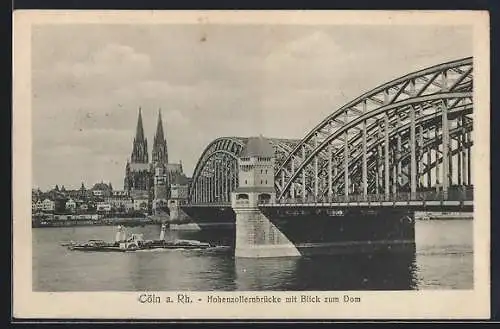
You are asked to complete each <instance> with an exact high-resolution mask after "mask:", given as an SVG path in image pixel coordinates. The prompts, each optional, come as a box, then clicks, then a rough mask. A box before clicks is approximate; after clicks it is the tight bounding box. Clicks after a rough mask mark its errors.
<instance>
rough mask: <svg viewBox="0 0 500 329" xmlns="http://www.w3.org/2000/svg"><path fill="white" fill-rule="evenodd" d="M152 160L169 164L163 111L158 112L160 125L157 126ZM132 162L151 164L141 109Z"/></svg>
mask: <svg viewBox="0 0 500 329" xmlns="http://www.w3.org/2000/svg"><path fill="white" fill-rule="evenodd" d="M152 158H153V159H152V160H153V163H158V162H160V163H168V152H167V141H166V140H165V136H164V133H163V122H162V119H161V110H158V123H157V126H156V134H155V137H154V141H153V152H152ZM131 160H132V162H133V163H148V162H149V156H148V141H147V139H146V138H145V137H144V127H143V125H142V112H141V108H139V117H138V119H137V128H136V132H135V138H134V145H133V148H132V156H131Z"/></svg>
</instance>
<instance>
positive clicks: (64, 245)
mask: <svg viewBox="0 0 500 329" xmlns="http://www.w3.org/2000/svg"><path fill="white" fill-rule="evenodd" d="M75 244H76V242H75V241H73V240H71V241H63V242H61V243H60V245H61V246H63V247H69V246H73V245H75Z"/></svg>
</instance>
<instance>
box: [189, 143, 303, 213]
mask: <svg viewBox="0 0 500 329" xmlns="http://www.w3.org/2000/svg"><path fill="white" fill-rule="evenodd" d="M247 141H248V137H220V138H217V139H215V140H213V141H212V142H210V143H209V144H208V145H207V147H206V148H205V149H204V151H203V152H202V154H201V156H200V158H199V159H198V162H197V164H196V166H195V169H194V171H193V176H192V180H191V184H190V186H189V195H188V198H189V202H190V203H191V204H228V203H229V202H230V196H231V192H233V191H234V190H235V188H236V187H237V186H238V158H239V155H240V153H241V152H242V151H243V149H244V147H245V145H246V142H247ZM269 141H270V142H271V144H272V145H273V147H274V149H275V155H276V163H277V164H276V165H279V162H280V161H282V159H283V158H284V157H285V156H286V155H287V154H288V153H289V152H290V151H291V150H292V149H293V147H294V146H295V144H296V143H298V142H299V140H294V139H283V138H269Z"/></svg>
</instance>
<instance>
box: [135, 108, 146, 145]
mask: <svg viewBox="0 0 500 329" xmlns="http://www.w3.org/2000/svg"><path fill="white" fill-rule="evenodd" d="M135 140H137V141H142V140H144V128H143V127H142V113H141V108H140V107H139V117H138V119H137V128H136V131H135Z"/></svg>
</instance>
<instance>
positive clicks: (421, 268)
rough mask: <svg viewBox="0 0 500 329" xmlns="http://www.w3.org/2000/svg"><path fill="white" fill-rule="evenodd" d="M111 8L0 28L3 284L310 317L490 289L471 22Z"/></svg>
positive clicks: (485, 154) (484, 165)
mask: <svg viewBox="0 0 500 329" xmlns="http://www.w3.org/2000/svg"><path fill="white" fill-rule="evenodd" d="M120 14H121V13H118V14H117V15H115V16H113V15H106V14H105V13H101V14H100V15H97V14H94V15H93V16H92V13H86V14H85V15H84V14H81V15H80V16H78V15H76V14H75V19H74V20H73V21H71V19H70V15H68V14H67V15H62V14H58V13H57V12H52V16H50V15H47V17H45V18H44V15H43V14H41V13H40V14H39V15H40V21H39V22H38V21H37V19H36V17H38V16H35V15H34V14H32V15H31V16H30V15H28V14H26V15H25V16H21V15H19V19H18V22H19V26H21V22H24V26H23V28H24V29H25V30H26V32H25V33H23V35H24V36H28V37H29V39H25V38H24V37H23V39H22V40H21V38H20V37H17V38H16V35H15V34H16V33H14V35H15V36H14V42H15V43H16V42H17V43H18V45H19V44H20V43H21V42H22V43H23V47H27V48H25V49H27V50H29V51H26V53H24V54H23V55H22V56H21V57H17V56H16V55H14V62H16V60H18V61H19V63H18V64H17V66H16V65H15V67H18V66H19V65H21V63H20V62H21V60H20V58H23V64H22V65H26V66H27V67H24V68H23V70H27V73H26V74H24V73H22V79H23V80H22V82H21V81H18V83H19V84H20V85H22V86H21V87H20V88H18V89H17V90H18V91H20V90H21V88H23V89H22V92H23V94H22V95H23V96H22V97H20V98H23V102H25V103H23V104H28V105H29V108H24V109H23V113H25V115H27V121H29V122H30V124H29V125H26V126H23V127H25V128H22V131H20V130H17V131H16V129H14V134H15V135H14V136H16V134H21V133H22V134H23V136H24V137H23V138H22V139H20V138H17V142H18V144H15V145H22V144H19V143H21V140H22V141H23V142H22V143H26V144H24V145H27V150H28V151H26V152H25V151H22V152H23V154H26V157H27V158H22V159H23V160H22V161H23V162H26V161H29V162H28V163H27V164H25V165H23V166H24V167H26V168H27V169H28V170H30V173H29V175H28V173H23V174H21V175H23V176H24V177H23V183H22V184H23V185H22V187H21V183H20V181H17V183H18V184H16V179H15V178H16V177H17V176H16V175H14V184H15V185H17V186H18V187H17V188H18V189H19V191H20V190H21V189H22V192H19V193H21V194H22V197H21V198H22V200H23V209H24V210H22V214H26V217H25V216H24V215H23V216H17V217H16V216H14V226H15V231H16V232H15V234H14V239H17V236H21V235H22V236H23V238H19V239H20V240H18V241H19V242H18V245H17V246H16V247H19V244H21V243H22V246H21V248H22V249H23V250H24V249H26V250H29V251H27V252H26V253H24V252H23V256H22V257H18V258H16V259H21V258H22V259H24V260H25V261H26V263H25V262H24V261H23V265H22V266H23V271H28V272H31V275H30V276H27V277H26V278H28V277H29V279H26V280H24V279H23V285H26V286H27V288H23V289H28V290H31V292H32V293H51V294H52V293H71V292H73V293H90V292H94V293H95V292H101V293H112V292H128V293H133V296H135V297H133V299H134V298H135V299H138V301H139V302H136V303H135V304H156V303H164V300H165V302H166V303H170V301H169V300H170V299H171V300H172V301H171V303H172V304H184V303H185V302H187V303H192V300H194V301H195V304H196V303H197V304H198V307H203V305H202V304H204V303H206V304H217V305H218V306H219V307H224V304H226V305H225V307H229V306H231V307H235V306H234V304H236V303H239V304H240V305H239V307H243V306H245V304H246V305H247V306H246V307H249V306H248V305H249V304H248V303H250V302H256V303H258V304H260V306H259V307H263V304H265V303H268V301H267V299H266V298H269V303H275V304H280V301H270V300H271V299H273V300H274V299H275V298H277V297H276V296H278V295H274V294H275V293H276V294H279V293H291V292H296V294H295V295H290V296H288V295H279V296H282V297H280V298H281V299H279V298H278V299H279V300H281V303H283V304H289V305H290V304H295V305H297V307H300V305H301V304H308V306H307V307H308V308H311V307H313V306H314V305H315V303H322V304H325V303H326V304H332V303H344V304H363V303H364V300H366V299H364V298H363V292H377V293H380V294H382V293H384V292H387V293H388V292H393V293H394V292H406V293H412V294H413V295H416V294H414V292H417V291H421V292H438V293H450V292H451V293H454V292H456V293H460V292H465V293H475V292H477V289H478V282H479V279H478V278H479V277H480V278H481V282H482V283H480V284H481V285H482V286H484V285H485V284H487V285H489V282H485V281H484V280H483V279H484V278H485V275H484V274H480V273H479V272H478V271H488V268H489V263H488V262H489V249H487V250H485V249H484V248H485V247H484V246H485V244H484V242H488V241H487V240H488V239H489V226H488V225H489V217H488V216H489V213H488V211H489V210H486V209H478V208H484V205H485V203H484V202H487V203H486V205H489V203H488V202H489V195H488V194H485V193H489V192H487V191H486V190H484V191H483V192H481V191H480V190H481V189H483V188H484V186H481V184H482V185H484V182H489V167H488V162H486V161H485V160H487V159H489V146H488V145H489V144H485V143H489V142H488V141H487V138H489V136H488V134H489V133H488V131H489V122H488V119H486V120H485V119H484V116H485V115H486V116H488V115H489V114H488V112H489V103H488V98H487V97H486V98H483V99H485V100H486V103H485V102H484V101H483V103H481V104H482V106H478V105H477V104H478V103H477V102H478V98H479V96H478V95H479V94H478V90H477V88H478V87H477V86H478V85H480V84H481V83H483V85H481V87H480V88H482V92H483V93H486V94H481V95H486V96H488V94H487V90H488V88H489V86H488V85H486V87H485V86H484V83H486V84H487V83H488V76H485V77H484V78H483V79H481V78H478V74H479V73H478V72H479V71H480V69H482V71H481V73H480V74H484V72H486V74H487V72H488V66H487V65H489V64H488V62H487V60H488V58H489V57H488V54H484V53H480V52H478V50H477V44H478V42H480V41H478V39H477V36H478V29H477V26H476V25H477V24H476V25H475V23H474V22H476V21H477V22H482V23H483V25H484V23H485V22H486V25H485V26H486V31H487V28H488V25H487V24H488V21H487V16H486V17H483V16H481V15H476V16H474V15H471V16H470V18H469V20H468V21H467V20H465V19H462V20H460V19H454V16H453V15H451V16H449V17H448V16H446V19H435V18H436V17H437V16H436V17H434V16H432V14H431V13H429V19H430V22H429V23H424V21H423V18H425V17H426V14H424V13H414V15H409V16H408V17H406V18H405V16H404V15H400V16H401V17H399V15H396V14H395V13H393V14H392V16H391V15H389V14H387V15H384V14H383V13H382V14H379V15H378V16H377V15H375V16H376V17H375V18H374V19H373V22H370V20H369V17H370V16H369V15H370V14H369V13H365V12H360V13H358V14H357V13H356V12H349V14H348V15H347V17H349V15H351V16H353V17H354V16H356V17H359V19H358V20H354V21H347V18H343V19H342V18H340V16H341V15H344V14H342V13H331V15H332V17H333V18H334V21H332V20H328V19H325V17H324V16H321V17H323V19H321V17H319V18H318V19H317V20H316V21H314V20H313V19H309V20H308V21H307V22H306V20H305V19H304V20H302V21H301V19H292V18H290V19H288V20H287V19H286V15H284V16H283V17H284V18H283V17H282V21H279V20H272V19H267V20H265V19H255V20H251V19H249V18H252V17H257V18H258V17H259V16H258V15H256V13H253V14H250V13H244V12H239V13H237V12H234V13H231V12H224V13H219V14H220V17H222V18H220V17H219V18H217V17H218V16H217V13H210V12H202V13H198V14H197V13H196V12H192V13H185V17H188V19H184V20H182V19H180V18H178V17H177V18H175V14H171V15H167V16H165V17H164V18H163V16H161V13H159V14H157V15H156V16H155V15H153V14H150V15H151V16H150V18H151V19H148V14H147V13H142V14H141V15H139V14H137V17H138V18H139V17H140V18H141V20H139V19H138V18H137V19H129V20H127V19H125V18H124V19H117V20H113V17H114V18H117V17H118V16H120ZM417 14H418V15H422V19H418V18H417V17H416V16H418V15H417ZM78 17H79V18H78ZM89 17H90V21H91V22H86V21H85V20H84V19H83V18H87V19H88V18H89ZM124 17H125V16H124ZM131 17H132V16H131ZM181 17H184V16H181ZM261 17H267V18H270V17H272V14H270V13H268V15H267V16H266V15H263V16H261ZM293 17H295V18H307V17H308V16H307V13H302V14H300V13H295V16H293ZM398 17H399V18H398ZM464 17H467V16H464ZM21 18H24V19H25V20H24V21H23V20H22V19H21ZM28 18H31V19H32V20H31V21H30V24H27V23H26V22H27V21H29V19H28ZM169 18H170V19H169ZM337 18H339V19H337ZM481 18H483V19H481ZM484 18H486V19H484ZM224 19H227V21H224ZM364 22H365V23H364ZM483 30H484V29H483ZM14 32H16V29H14ZM482 38H484V39H483V41H482V42H484V40H486V41H488V42H489V39H488V35H487V34H486V35H482ZM18 47H20V46H18ZM18 47H16V46H15V47H14V53H15V52H16V50H18V49H21V48H18ZM487 49H488V48H486V50H487ZM483 56H485V57H484V58H486V64H485V59H484V58H483ZM24 59H27V60H28V62H24ZM478 63H479V65H482V68H481V67H480V68H478ZM485 65H486V69H485ZM18 72H21V71H18ZM17 77H21V73H15V74H14V80H16V78H17ZM481 77H482V76H481ZM24 79H28V80H24ZM475 80H476V81H475ZM15 82H16V81H15ZM16 85H17V84H16V83H15V86H16ZM26 86H27V87H26ZM480 90H481V89H480ZM14 97H15V98H16V93H14ZM480 97H484V96H480ZM15 104H16V103H15ZM19 113H21V112H20V111H19V112H17V113H16V114H15V115H14V120H15V121H16V120H22V119H20V118H19V115H20V114H19ZM16 115H17V118H16ZM481 116H483V119H480V117H481ZM478 122H479V123H478ZM478 124H481V126H478ZM14 125H15V123H14ZM483 125H484V126H483ZM478 130H479V131H478ZM484 134H486V136H484ZM15 138H16V137H15ZM485 140H486V142H484V141H485ZM20 148H21V146H20V147H19V148H16V147H15V148H14V152H16V150H18V151H19V150H20ZM20 152H21V151H20ZM28 153H29V154H28ZM14 156H15V157H16V154H14ZM17 159H21V158H19V157H17ZM18 161H21V160H18ZM18 168H20V167H18ZM15 171H16V170H14V174H16V172H15ZM19 174H20V173H18V175H19ZM483 175H486V178H484V177H482V176H483ZM28 188H29V189H31V210H29V208H28V207H29V205H28V204H27V200H26V199H27V195H28V190H27V189H28ZM14 189H16V187H14ZM485 191H486V192H485ZM481 196H482V198H483V199H484V198H485V196H488V200H483V201H481ZM19 200H20V199H19ZM25 200H26V202H25ZM478 202H482V203H478ZM20 205H21V204H20V203H19V204H18V207H20ZM478 205H480V206H478ZM478 211H485V212H479V213H478ZM28 214H30V216H29V217H28ZM30 219H31V220H30ZM21 222H22V223H21ZM478 223H479V224H478ZM481 223H482V224H481ZM478 225H480V226H478ZM16 228H17V230H16ZM478 230H480V231H478ZM478 236H479V237H484V241H482V242H481V241H479V240H478ZM480 243H482V245H481V247H480V248H482V249H480V250H479V252H478V249H477V248H478V247H477V246H478V244H480ZM486 248H489V247H486ZM17 249H19V248H17ZM24 255H26V257H24ZM478 257H479V258H478ZM14 266H16V264H15V265H14ZM478 266H479V267H478ZM14 272H15V269H14ZM478 275H479V276H478ZM488 275H489V274H488ZM15 278H17V277H15ZM23 278H24V277H23ZM488 279H489V277H488ZM19 280H20V279H19ZM24 281H30V282H24ZM153 292H155V293H153ZM196 292H198V293H201V294H200V295H193V296H194V297H193V296H192V295H189V294H190V293H196ZM238 292H242V293H243V292H253V293H254V294H252V296H260V295H258V293H259V292H266V297H248V298H250V299H251V301H247V300H246V299H244V298H247V297H242V296H240V294H239V293H238ZM305 292H319V293H321V295H317V294H304V293H305ZM335 292H339V293H335ZM340 292H342V293H340ZM141 293H143V294H141ZM169 293H172V294H169ZM222 293H228V294H225V295H223V294H222ZM231 293H232V294H231ZM234 293H236V294H234ZM255 293H257V295H255ZM483 293H486V292H484V291H483ZM203 294H208V297H206V296H204V295H203ZM325 294H326V295H325ZM328 294H330V295H328ZM170 295H171V296H172V297H170ZM15 296H16V295H14V298H16V297H15ZM231 296H232V297H231ZM285 296H288V297H285ZM318 296H321V297H318ZM328 296H330V297H328ZM252 298H253V299H252ZM255 298H256V299H255ZM484 298H485V301H486V302H488V298H489V296H487V295H484ZM316 299H317V300H316ZM243 300H244V301H243ZM393 302H394V301H393ZM421 302H424V301H423V300H422V301H421ZM427 302H429V300H427ZM463 302H465V301H464V300H462V303H463ZM132 304H134V303H132ZM221 305H222V306H221ZM375 305H376V301H375V299H373V298H372V299H371V301H370V303H369V304H365V305H364V307H365V308H372V307H374V306H375ZM487 306H488V307H487V309H488V311H487V312H489V304H488V305H487ZM141 307H142V306H141ZM252 307H253V306H252ZM322 307H323V306H322ZM324 307H326V308H327V309H328V307H330V308H331V307H332V306H324ZM346 307H347V306H346ZM349 307H354V306H349ZM408 307H410V306H408ZM462 307H463V306H462ZM469 307H470V306H469ZM466 310H467V307H465V310H464V311H461V312H465V311H466ZM309 311H310V312H311V310H309ZM483 311H484V310H483ZM75 312H76V311H75ZM42 313H43V312H42ZM40 314H41V313H40ZM40 314H39V316H40ZM309 314H311V313H309ZM481 314H484V313H481Z"/></svg>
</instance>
